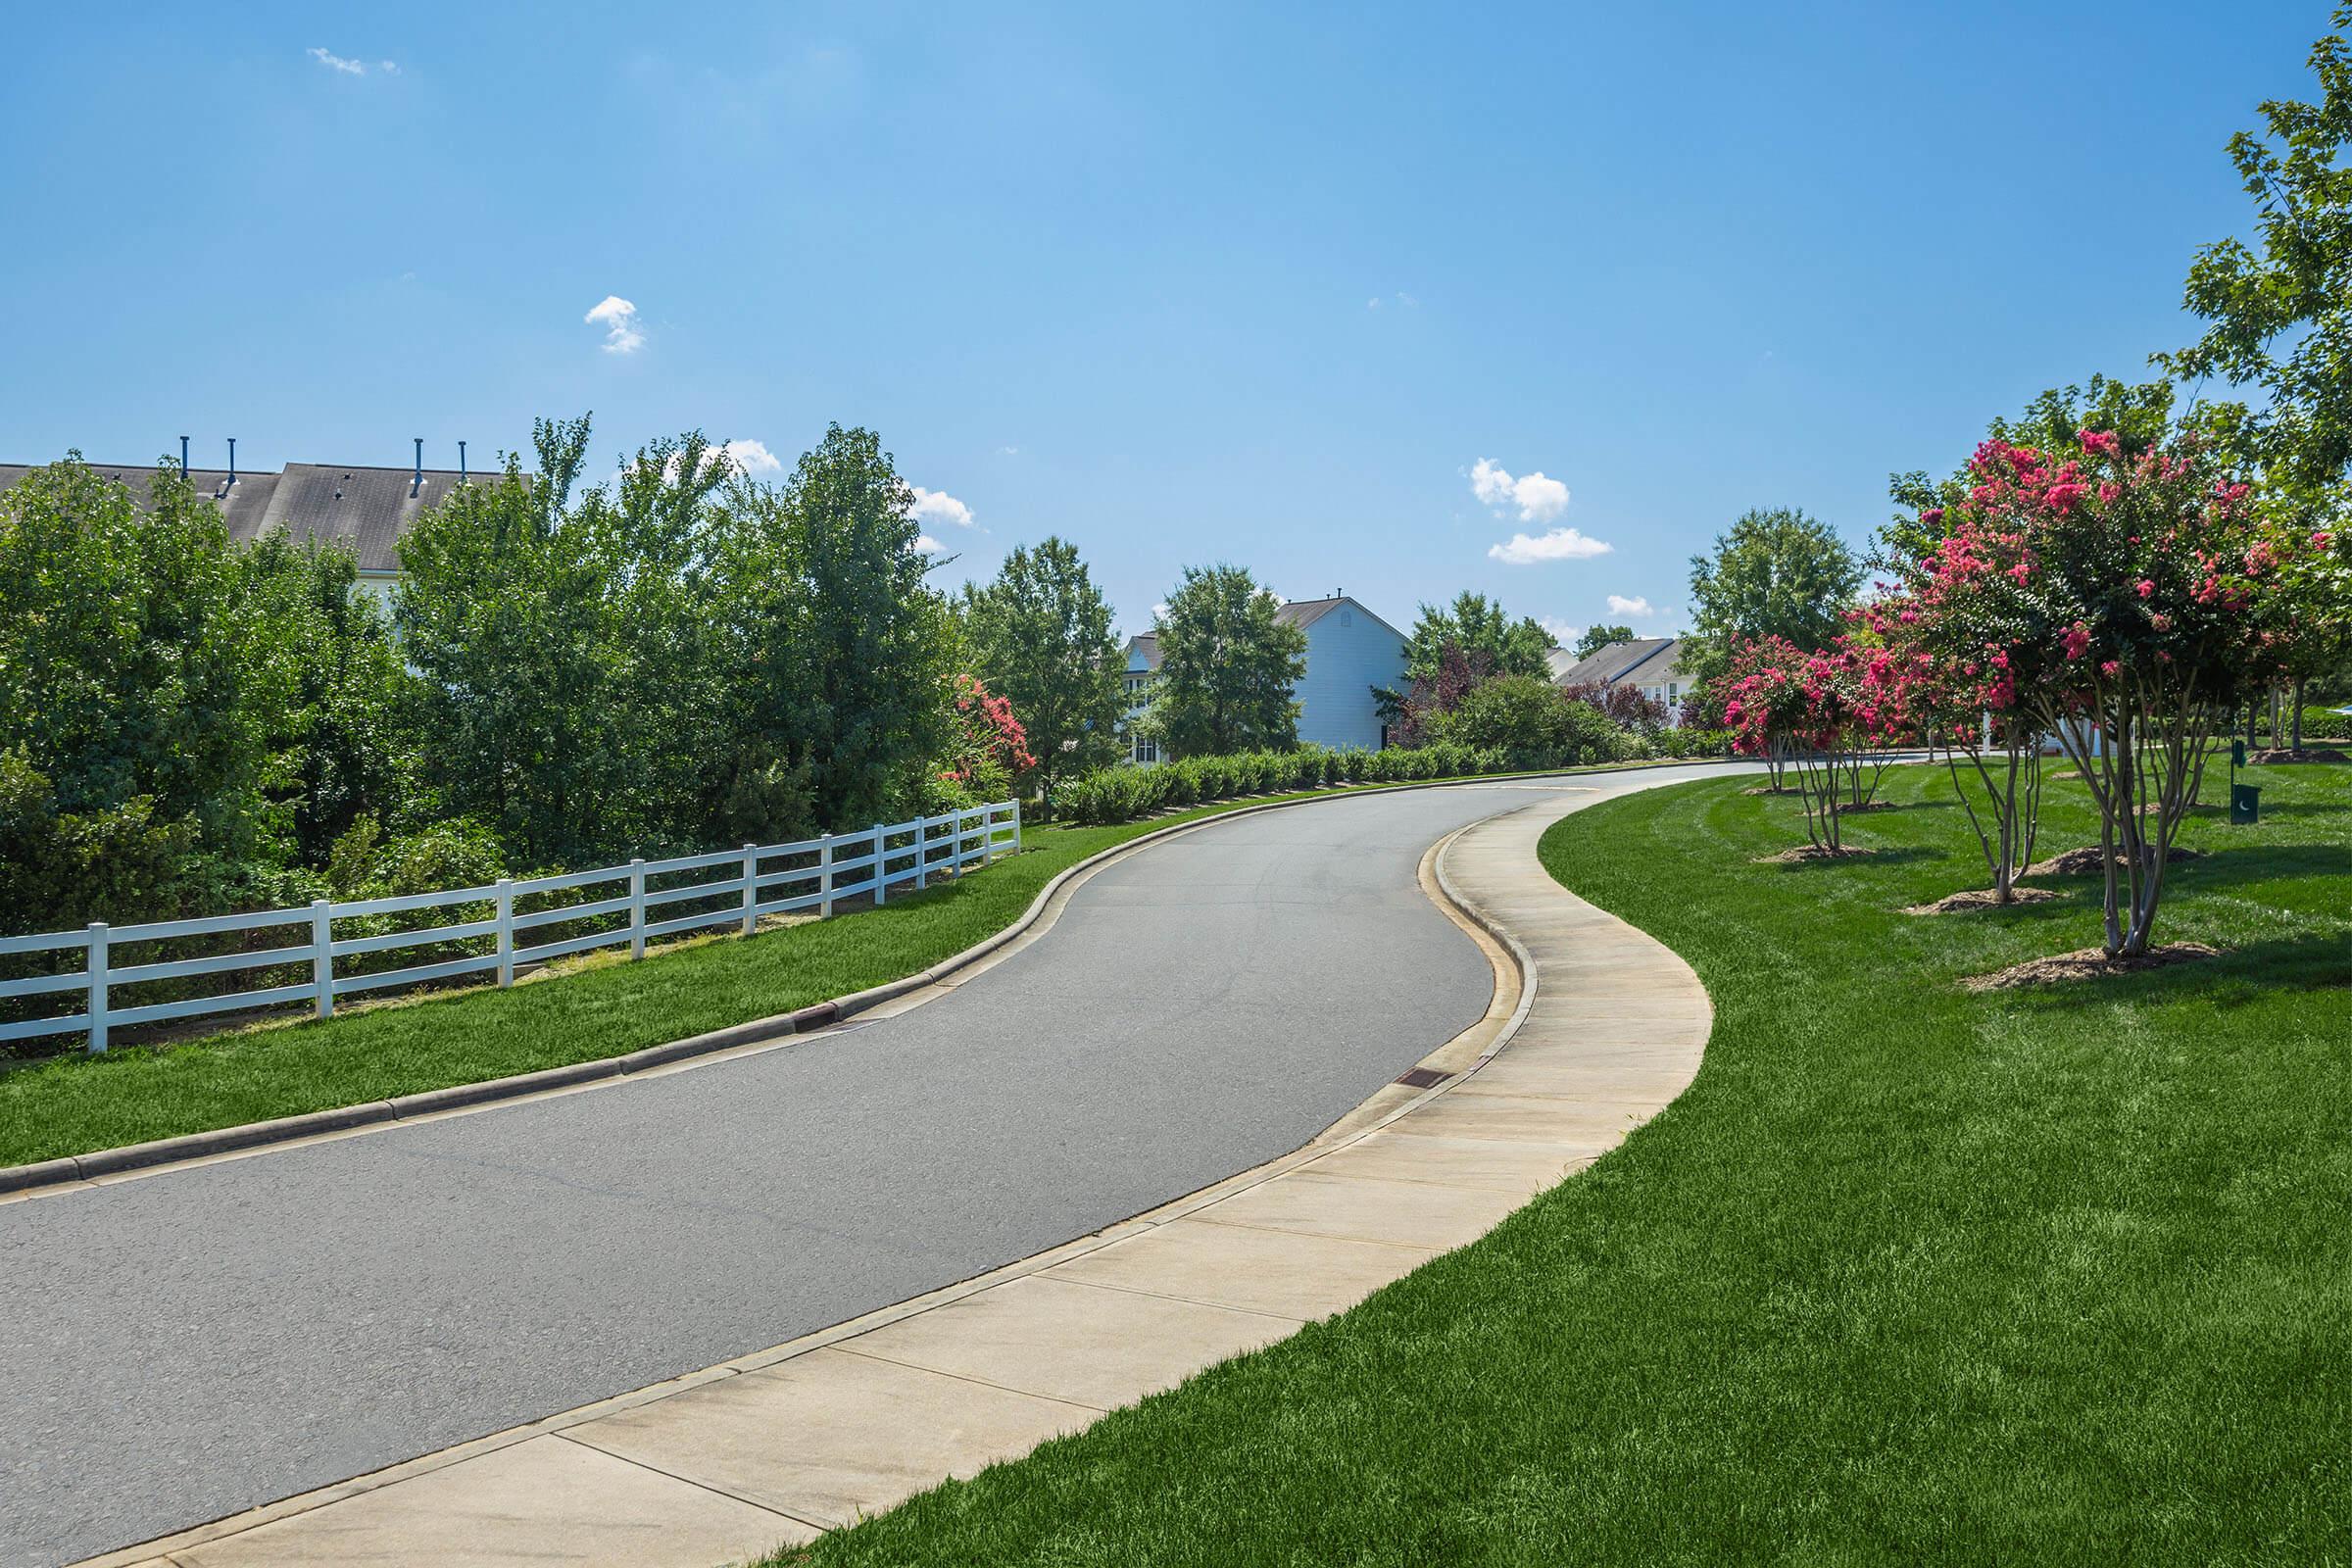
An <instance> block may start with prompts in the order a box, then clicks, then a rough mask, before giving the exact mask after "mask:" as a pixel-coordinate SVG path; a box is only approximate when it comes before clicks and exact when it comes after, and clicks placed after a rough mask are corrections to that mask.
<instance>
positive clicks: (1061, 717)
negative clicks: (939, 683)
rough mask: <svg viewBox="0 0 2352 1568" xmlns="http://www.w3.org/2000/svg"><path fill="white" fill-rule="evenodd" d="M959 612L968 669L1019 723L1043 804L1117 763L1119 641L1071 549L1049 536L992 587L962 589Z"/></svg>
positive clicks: (1008, 565) (1009, 559) (1121, 704)
mask: <svg viewBox="0 0 2352 1568" xmlns="http://www.w3.org/2000/svg"><path fill="white" fill-rule="evenodd" d="M961 608H962V619H963V628H964V637H965V640H966V642H967V643H968V644H969V647H970V654H971V659H972V662H973V665H974V667H975V668H976V669H977V670H978V672H979V674H980V675H981V677H982V678H983V679H985V680H986V681H987V683H988V686H989V689H990V690H991V691H993V692H995V693H996V694H997V695H998V696H1000V697H1002V698H1004V699H1005V700H1007V701H1008V702H1010V703H1011V705H1012V711H1013V712H1014V713H1016V714H1018V715H1019V717H1020V721H1021V724H1022V727H1023V731H1024V734H1025V737H1026V739H1025V746H1026V749H1027V750H1029V751H1030V752H1031V753H1033V754H1034V757H1035V761H1034V763H1033V764H1032V765H1031V766H1030V767H1029V768H1028V769H1026V771H1027V773H1028V775H1029V779H1030V781H1032V782H1034V784H1035V785H1036V788H1037V791H1038V793H1039V795H1040V796H1041V797H1043V798H1044V799H1045V800H1046V801H1047V802H1048V803H1049V804H1050V803H1051V802H1052V800H1053V795H1054V784H1055V783H1056V782H1057V781H1059V780H1061V779H1065V778H1078V777H1082V776H1084V775H1085V774H1087V773H1091V772H1093V771H1094V770H1095V769H1097V768H1099V767H1107V766H1109V765H1110V764H1111V763H1112V762H1113V761H1115V760H1117V759H1118V756H1119V746H1118V726H1119V720H1120V718H1121V717H1122V716H1123V715H1124V713H1125V711H1126V698H1125V696H1124V695H1123V692H1122V690H1121V684H1122V675H1121V670H1120V667H1119V660H1118V651H1119V645H1118V639H1117V638H1116V637H1115V636H1113V635H1112V633H1111V617H1110V605H1109V602H1108V601H1106V600H1105V599H1104V598H1103V592H1102V590H1101V589H1100V588H1098V587H1096V586H1095V581H1094V577H1093V575H1092V574H1091V573H1090V572H1088V570H1087V567H1086V563H1085V562H1084V561H1082V560H1081V559H1079V555H1078V549H1077V547H1076V546H1075V545H1072V544H1071V543H1070V542H1069V541H1067V540H1065V539H1058V538H1054V537H1051V536H1049V537H1048V538H1046V539H1044V540H1042V541H1041V542H1039V543H1038V544H1036V545H1034V546H1028V545H1024V546H1021V547H1019V548H1017V549H1015V550H1014V551H1013V552H1012V553H1011V554H1010V555H1008V556H1006V557H1005V564H1004V566H1003V568H1002V569H1000V570H999V571H998V573H997V575H996V579H995V580H994V581H992V582H988V583H967V584H965V585H964V589H963V602H962V607H961Z"/></svg>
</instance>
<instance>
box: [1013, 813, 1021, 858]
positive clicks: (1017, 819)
mask: <svg viewBox="0 0 2352 1568" xmlns="http://www.w3.org/2000/svg"><path fill="white" fill-rule="evenodd" d="M1012 853H1013V854H1015V855H1018V854H1020V853H1021V803H1020V802H1019V801H1017V800H1016V801H1014V802H1013V803H1012Z"/></svg>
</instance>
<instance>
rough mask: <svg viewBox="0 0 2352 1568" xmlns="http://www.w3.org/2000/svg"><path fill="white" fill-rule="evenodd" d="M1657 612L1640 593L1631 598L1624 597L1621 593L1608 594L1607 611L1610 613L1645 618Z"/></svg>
mask: <svg viewBox="0 0 2352 1568" xmlns="http://www.w3.org/2000/svg"><path fill="white" fill-rule="evenodd" d="M1609 613H1610V614H1612V615H1632V616H1635V617H1637V618H1638V619H1642V620H1647V619H1648V618H1649V617H1650V616H1652V615H1654V614H1656V613H1658V612H1657V610H1656V608H1655V607H1653V606H1652V605H1651V604H1650V602H1649V601H1648V599H1646V598H1644V597H1642V596H1641V595H1636V596H1635V597H1634V598H1631V599H1628V598H1626V597H1625V595H1623V594H1611V595H1609Z"/></svg>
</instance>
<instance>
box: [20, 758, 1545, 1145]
mask: <svg viewBox="0 0 2352 1568" xmlns="http://www.w3.org/2000/svg"><path fill="white" fill-rule="evenodd" d="M1576 771H1590V770H1587V769H1578V770H1576ZM1309 793H1322V794H1344V793H1348V791H1346V790H1332V791H1321V792H1309ZM1284 798H1285V799H1299V798H1303V797H1302V796H1291V797H1284ZM1256 804H1262V803H1259V802H1250V801H1229V802H1224V803H1221V804H1219V805H1215V806H1203V807H1199V808H1196V809H1192V810H1189V811H1183V812H1178V813H1175V814H1172V815H1169V816H1166V817H1162V818H1159V819H1158V820H1156V821H1149V822H1130V823H1125V824H1122V825H1120V826H1116V827H1098V828H1064V827H1039V828H1031V829H1029V830H1028V831H1027V833H1026V834H1025V836H1024V850H1023V853H1022V854H1020V855H1019V856H1017V857H1014V858H1009V859H1004V860H1000V861H998V862H997V863H996V864H995V865H993V866H990V867H988V868H987V869H986V870H984V871H977V872H974V873H973V874H972V875H970V876H969V877H967V878H966V879H965V880H963V881H961V882H956V883H953V884H949V885H946V886H942V887H936V888H933V889H930V890H929V891H927V892H925V893H922V894H920V895H913V894H904V893H902V894H896V895H894V896H893V897H892V900H891V902H890V903H889V904H887V905H885V906H884V907H881V908H879V909H864V910H858V911H856V912H853V913H849V914H844V915H840V916H837V917H836V918H834V919H831V920H826V921H816V922H809V923H806V924H802V925H797V926H792V927H788V928H784V929H780V930H769V931H765V932H762V933H761V934H760V935H759V936H757V937H754V938H752V939H751V940H749V941H745V940H742V939H740V938H737V937H732V936H729V937H719V938H715V939H711V940H706V941H702V942H698V943H693V944H689V945H684V946H681V947H678V948H676V949H673V950H671V951H669V952H657V953H656V954H655V955H653V956H650V957H648V958H646V959H644V960H643V961H641V962H636V963H631V962H627V961H625V960H623V959H620V958H617V957H615V956H613V955H610V954H608V955H605V956H601V957H599V958H596V959H593V960H591V961H590V962H588V963H586V964H582V965H578V966H576V967H575V971H574V972H569V973H564V974H562V975H560V976H556V975H551V976H548V977H545V978H542V979H539V980H536V981H532V982H529V983H526V984H523V985H519V986H517V987H515V989H514V990H512V991H503V992H502V991H497V990H492V989H478V990H472V991H466V992H463V993H459V994H455V995H445V996H441V997H436V998H426V999H421V1000H417V1001H413V1002H408V1003H403V1004H399V1005H391V1006H377V1007H373V1008H367V1009H361V1010H354V1011H350V1012H347V1013H345V1014H344V1015H343V1016H340V1017H337V1018H333V1019H328V1020H325V1021H318V1020H305V1021H302V1022H298V1023H279V1024H273V1025H270V1026H268V1027H263V1028H259V1029H248V1030H244V1031H242V1032H237V1033H230V1034H222V1035H216V1036H212V1037H209V1038H206V1039H202V1040H196V1041H191V1042H188V1043H186V1044H182V1045H176V1046H172V1047H168V1048H159V1049H126V1048H118V1049H117V1050H115V1051H114V1052H112V1053H110V1054H106V1055H103V1056H86V1055H80V1054H74V1055H69V1056H61V1057H56V1058H52V1059H50V1060H46V1061H43V1062H39V1063H36V1064H34V1065H31V1066H27V1067H22V1068H18V1069H15V1070H13V1071H0V1165H15V1164H25V1163H29V1162H31V1161H34V1160H41V1159H54V1158H57V1157H59V1156H60V1155H64V1154H80V1153H88V1152H91V1151H93V1150H100V1149H112V1148H116V1147H118V1146H121V1145H123V1144H134V1143H143V1142H145V1141H146V1140H148V1139H152V1138H169V1137H172V1136H175V1135H177V1134H181V1133H192V1132H205V1131H209V1130H211V1129H213V1128H216V1127H234V1126H237V1125H239V1124H241V1123H244V1122H252V1121H266V1120H269V1119H270V1118H272V1117H276V1116H291V1115H295V1114H298V1113H300V1112H303V1111H311V1110H325V1109H330V1108H332V1107H335V1106H338V1105H356V1104H363V1103H367V1102H368V1101H373V1100H383V1099H388V1098H390V1097H392V1096H395V1095H410V1094H416V1093H418V1092H419V1091H422V1090H426V1089H439V1088H444V1087H447V1086H449V1085H452V1084H469V1083H480V1082H481V1081H483V1080H484V1079H488V1078H503V1077H506V1076H508V1075H509V1074H512V1073H520V1072H533V1071H536V1070H538V1069H540V1068H542V1067H558V1066H564V1065H566V1064H568V1063H571V1062H578V1061H593V1060H598V1059H601V1058H604V1057H608V1056H618V1055H625V1054H628V1053H629V1052H632V1051H639V1050H642V1049H644V1048H645V1047H647V1046H658V1045H663V1044H666V1043H667V1042H669V1041H672V1040H683V1039H685V1038H686V1037H688V1036H689V1035H697V1034H703V1033H706V1032H708V1031H710V1030H712V1029H723V1028H725V1027H727V1026H728V1025H730V1024H738V1023H746V1022H749V1021H751V1020H752V1019H755V1018H764V1017H768V1016H770V1015H772V1014H775V1013H781V1012H790V1011H792V1010H793V1009H794V1008H797V1007H805V1006H808V1005H810V1004H812V1003H817V1002H823V1001H826V1000H828V999H830V998H833V997H841V996H847V995H849V994H850V993H852V992H855V991H862V990H865V989H866V988H867V987H869V986H877V985H881V984H883V983H884V982H886V981H891V980H897V979H900V978H902V977H904V976H906V975H909V974H915V973H918V972H919V971H921V970H924V969H927V968H929V967H930V966H931V965H933V964H935V963H937V962H939V961H940V960H941V959H943V958H946V957H950V956H953V955H955V954H957V953H960V952H962V951H963V950H964V949H965V948H968V947H970V946H971V945H972V944H973V943H975V942H978V941H981V940H982V939H984V938H986V937H989V936H991V935H993V934H995V933H996V932H998V931H1001V930H1003V929H1004V928H1005V926H1007V925H1009V924H1010V923H1011V922H1012V921H1013V920H1014V919H1015V918H1017V917H1018V916H1019V915H1020V913H1021V911H1022V910H1023V909H1026V908H1027V907H1029V904H1030V901H1031V900H1033V899H1035V898H1036V897H1037V893H1038V890H1039V889H1040V888H1042V887H1044V886H1045V885H1046V883H1048V882H1050V881H1052V880H1053V878H1054V876H1055V875H1056V874H1058V873H1059V872H1061V871H1062V870H1064V869H1066V868H1067V867H1069V866H1071V865H1073V864H1075V863H1076V862H1077V861H1079V860H1082V859H1084V858H1086V857H1088V856H1090V855H1093V854H1095V853H1096V852H1097V851H1099V850H1103V849H1107V848H1109V847H1110V846H1112V845H1115V844H1122V843H1125V842H1126V841H1127V840H1129V839H1132V838H1136V837H1138V836H1140V835H1142V834H1145V833H1150V832H1152V831H1154V830H1156V829H1158V828H1163V827H1167V826H1169V825H1171V824H1173V823H1177V822H1183V821H1190V820H1192V819H1194V818H1197V817H1203V816H1214V815H1217V814H1220V813H1222V812H1226V811H1232V810H1236V809H1240V808H1242V807H1245V806H1250V805H1256Z"/></svg>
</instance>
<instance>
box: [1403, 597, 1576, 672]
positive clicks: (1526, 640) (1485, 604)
mask: <svg viewBox="0 0 2352 1568" xmlns="http://www.w3.org/2000/svg"><path fill="white" fill-rule="evenodd" d="M1448 643H1451V644H1454V645H1456V646H1458V647H1459V648H1460V649H1461V651H1462V652H1463V653H1464V654H1465V655H1466V656H1468V657H1469V659H1470V660H1471V662H1473V663H1478V664H1482V665H1483V667H1484V668H1485V669H1487V670H1488V671H1489V672H1490V673H1492V674H1495V675H1536V676H1543V677H1548V676H1549V675H1550V673H1551V661H1550V654H1551V649H1552V641H1551V633H1549V632H1547V631H1545V630H1544V627H1543V625H1542V624H1541V623H1540V622H1538V621H1536V620H1534V619H1533V618H1531V617H1529V616H1525V615H1522V616H1520V617H1519V618H1518V619H1517V620H1513V619H1512V618H1511V616H1510V614H1509V613H1508V612H1506V611H1505V610H1504V609H1503V608H1502V606H1500V605H1499V604H1496V603H1495V601H1493V600H1491V599H1489V598H1488V597H1487V596H1486V595H1485V594H1477V593H1462V594H1457V595H1455V596H1454V601H1453V603H1452V604H1450V605H1446V606H1444V607H1442V608H1441V607H1438V606H1434V605H1423V606H1422V607H1421V613H1420V616H1419V618H1417V619H1416V620H1414V622H1413V630H1412V635H1411V636H1409V637H1408V638H1406V639H1405V644H1404V674H1405V679H1406V680H1407V681H1408V682H1409V681H1417V680H1434V679H1436V678H1437V677H1438V673H1439V670H1440V668H1441V666H1442V665H1443V664H1444V662H1445V659H1446V645H1447V644H1448ZM1482 656H1483V658H1482Z"/></svg>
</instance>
